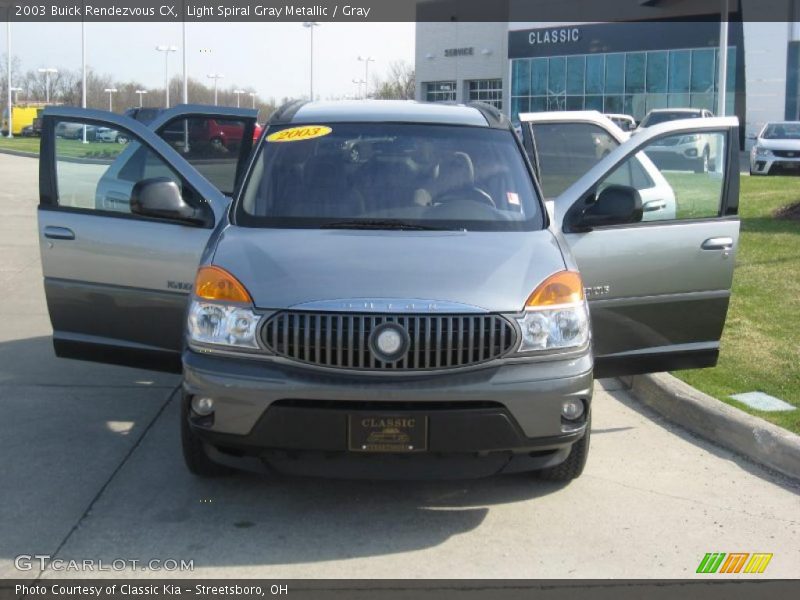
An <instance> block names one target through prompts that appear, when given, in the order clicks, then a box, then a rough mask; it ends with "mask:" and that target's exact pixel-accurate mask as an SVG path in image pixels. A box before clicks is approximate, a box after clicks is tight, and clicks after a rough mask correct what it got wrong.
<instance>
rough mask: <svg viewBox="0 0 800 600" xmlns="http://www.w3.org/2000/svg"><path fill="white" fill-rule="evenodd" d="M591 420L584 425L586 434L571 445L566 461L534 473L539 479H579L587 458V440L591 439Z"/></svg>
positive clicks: (566, 480) (563, 480)
mask: <svg viewBox="0 0 800 600" xmlns="http://www.w3.org/2000/svg"><path fill="white" fill-rule="evenodd" d="M591 428H592V418H591V416H590V417H589V420H588V422H587V423H586V433H585V434H584V436H583V437H582V438H581V439H580V440H578V441H577V442H575V443H574V444H573V445H572V448H571V449H570V451H569V456H567V460H565V461H564V462H562V463H561V464H559V465H556V466H554V467H547V468H545V469H541V470H539V471H537V472H536V476H537V477H538V478H539V479H544V480H546V481H561V482H568V481H572V480H573V479H576V478H577V477H580V475H581V473H583V468H584V467H585V466H586V459H587V458H588V457H589V438H590V437H591V435H590V434H591Z"/></svg>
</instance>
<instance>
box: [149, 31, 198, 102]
mask: <svg viewBox="0 0 800 600" xmlns="http://www.w3.org/2000/svg"><path fill="white" fill-rule="evenodd" d="M181 35H182V36H183V48H182V49H181V51H182V52H183V103H184V104H189V71H188V69H187V67H186V20H185V19H184V20H183V28H182V29H181ZM139 98H141V96H139Z"/></svg>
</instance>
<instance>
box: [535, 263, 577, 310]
mask: <svg viewBox="0 0 800 600" xmlns="http://www.w3.org/2000/svg"><path fill="white" fill-rule="evenodd" d="M581 301H583V282H582V281H581V276H580V275H578V274H577V273H576V272H575V271H559V272H558V273H554V274H553V275H551V276H550V277H548V278H547V279H545V280H544V281H543V282H542V283H541V284H540V285H539V287H537V288H536V289H535V290H534V291H533V293H532V294H531V295H530V296H529V297H528V301H527V302H526V303H525V308H540V307H543V306H555V305H558V304H575V303H577V302H581Z"/></svg>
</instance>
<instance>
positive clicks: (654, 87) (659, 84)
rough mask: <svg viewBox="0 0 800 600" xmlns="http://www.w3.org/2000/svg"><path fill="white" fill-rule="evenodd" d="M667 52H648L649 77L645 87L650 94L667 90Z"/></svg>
mask: <svg viewBox="0 0 800 600" xmlns="http://www.w3.org/2000/svg"><path fill="white" fill-rule="evenodd" d="M667 55H668V53H667V52H648V53H647V79H646V81H645V89H646V90H647V92H648V93H649V94H657V93H663V92H666V91H667V68H668V64H667Z"/></svg>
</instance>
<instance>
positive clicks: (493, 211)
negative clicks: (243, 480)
mask: <svg viewBox="0 0 800 600" xmlns="http://www.w3.org/2000/svg"><path fill="white" fill-rule="evenodd" d="M44 115H45V116H44V127H43V137H42V152H41V161H40V168H41V173H40V196H41V204H40V207H39V232H40V240H41V254H42V264H43V273H44V284H45V291H46V294H47V302H48V308H49V310H50V317H51V321H52V325H53V342H54V347H55V351H56V353H57V354H58V355H59V356H62V357H67V358H79V359H86V360H94V361H100V362H110V363H117V364H126V365H133V366H139V367H142V366H145V367H149V368H155V369H162V370H174V371H181V372H182V373H183V395H182V401H181V411H182V416H181V436H182V442H183V452H184V457H185V461H186V464H187V466H188V468H189V469H190V470H191V471H192V472H193V473H195V474H198V475H202V476H213V475H218V474H222V473H224V472H227V471H228V470H229V469H230V468H231V467H244V468H253V469H263V468H271V469H276V470H280V471H284V472H299V473H306V474H314V475H323V476H329V475H333V474H337V475H346V476H355V477H390V478H403V477H423V476H424V477H464V476H482V475H490V474H493V473H498V472H517V471H538V473H539V474H540V476H541V477H544V478H547V479H553V480H561V481H566V480H570V479H572V478H574V477H577V476H578V475H580V474H581V472H582V471H583V468H584V465H585V463H586V459H587V455H588V450H589V435H590V429H591V412H592V406H591V400H592V387H593V381H594V378H595V377H609V376H617V375H624V374H633V373H645V372H650V371H663V370H670V369H680V368H694V367H708V366H712V365H714V364H715V363H716V360H717V355H718V350H719V339H720V335H721V333H722V329H723V325H724V322H725V315H726V311H727V307H728V300H729V297H730V287H731V278H732V272H733V263H734V254H735V249H736V245H737V240H738V232H739V222H738V219H737V217H736V213H737V207H738V173H739V171H738V164H737V161H738V156H739V154H738V145H737V144H738V142H737V140H738V122H737V121H736V119H735V118H718V119H698V120H696V121H695V122H689V121H681V122H674V123H665V124H663V125H658V126H654V127H652V128H649V129H648V130H647V132H645V133H641V134H640V135H637V136H636V137H635V138H634V139H631V140H629V141H625V142H623V143H621V144H619V145H618V146H616V147H614V148H610V151H609V152H608V154H607V155H606V156H605V157H603V158H599V159H598V160H597V161H596V162H595V163H593V164H592V165H589V166H588V171H587V172H586V173H582V174H578V175H576V177H575V178H574V181H572V182H571V183H570V185H568V186H567V187H566V189H564V191H562V192H561V193H560V195H559V196H558V197H557V198H555V200H554V201H553V209H552V211H550V212H548V211H547V210H546V209H545V206H544V202H543V198H542V193H541V190H540V187H539V184H538V182H537V180H536V178H535V176H534V172H533V169H532V167H531V159H533V160H536V156H535V154H536V149H535V148H533V147H526V144H528V142H529V140H528V141H523V140H521V139H520V138H519V137H518V136H517V135H515V134H514V132H513V129H512V128H511V126H510V124H509V122H508V121H507V119H506V118H505V117H503V116H502V115H501V114H500V113H498V112H497V111H496V110H494V109H493V108H491V107H488V106H485V105H479V104H476V105H468V106H464V105H459V106H449V105H437V104H424V103H414V102H394V101H370V102H329V103H302V102H300V103H294V104H291V105H288V106H286V107H284V108H283V109H281V110H278V111H277V112H276V113H275V114H274V115H273V116H272V117H271V119H270V121H269V123H268V124H267V126H266V127H265V128H264V132H263V133H262V134H261V137H260V138H259V140H258V141H257V143H256V144H255V147H254V148H251V147H250V144H249V143H248V140H250V139H252V131H253V127H254V124H255V112H254V111H249V110H245V109H233V108H219V107H200V106H182V107H177V108H174V109H171V110H169V111H165V112H164V113H162V114H161V115H159V117H158V119H157V120H156V121H154V122H153V123H151V124H150V125H149V126H145V125H143V124H141V123H138V122H136V121H134V120H132V119H130V118H127V117H124V116H119V115H113V114H110V113H105V112H101V111H93V110H81V109H74V108H66V107H52V108H48V109H47V110H46V111H45V113H44ZM198 118H208V119H213V120H214V121H216V122H220V121H225V120H227V121H235V122H236V123H239V124H240V126H241V127H242V128H243V130H242V139H243V143H242V145H241V147H240V148H238V149H237V150H236V151H235V152H232V153H230V156H226V157H225V159H224V160H223V159H222V158H220V157H219V155H218V154H217V155H212V154H207V153H205V154H204V150H203V148H198V149H196V151H195V150H192V149H189V148H187V147H186V146H185V145H184V144H182V143H181V142H180V141H173V142H170V141H169V139H165V138H169V136H168V135H166V134H165V132H166V131H172V130H180V129H181V122H188V120H196V119H198ZM84 122H91V123H93V124H96V125H99V126H103V127H108V128H110V129H114V130H116V131H118V132H120V134H122V135H124V136H125V137H126V139H128V140H129V142H128V144H126V145H125V146H124V147H122V148H120V151H119V152H118V153H117V154H115V155H113V156H111V155H107V153H104V154H102V155H97V154H91V155H85V156H84V155H81V154H80V152H81V150H80V147H77V146H76V145H75V144H71V143H69V142H64V141H63V140H61V139H60V138H57V137H56V135H55V133H56V131H57V129H58V127H59V124H60V123H70V124H72V123H78V124H81V123H84ZM694 134H701V135H710V136H717V137H718V138H719V140H718V143H719V145H720V148H723V147H724V148H725V149H726V153H725V154H724V155H722V156H721V157H720V160H721V165H720V170H719V171H718V172H717V173H704V174H692V173H687V174H678V175H676V176H675V177H674V178H673V179H670V185H672V186H673V187H674V188H675V192H676V201H677V203H678V209H677V216H672V217H671V218H668V219H665V220H661V221H642V214H643V209H642V198H641V195H640V194H639V192H638V191H637V189H636V187H635V186H634V185H625V184H623V183H619V182H624V181H626V179H625V178H624V177H622V176H620V172H623V173H624V172H627V171H628V170H630V168H631V163H630V161H631V160H636V157H637V156H641V154H640V153H642V152H646V151H647V149H648V148H649V147H650V146H651V145H653V144H656V143H658V142H660V141H663V140H664V139H665V138H669V137H675V136H677V137H683V136H687V135H694ZM173 137H174V136H173ZM526 139H528V138H526ZM76 148H77V150H76ZM354 148H357V149H358V151H357V152H354V151H353V149H354ZM695 178H704V179H703V181H702V182H700V181H699V180H698V179H695ZM701 183H702V184H703V185H702V186H701V185H700V184H701ZM704 194H705V195H704ZM111 197H113V202H111V200H110V198H111ZM98 198H101V199H102V200H103V201H98ZM687 198H689V199H690V201H691V206H692V210H695V211H701V212H692V213H685V210H684V208H682V204H681V203H682V202H684V201H686V202H688V201H689V200H687ZM703 199H705V200H704V201H705V202H707V206H703V205H702V203H701V200H703ZM106 200H108V202H106ZM687 206H688V205H687ZM703 211H704V212H703ZM685 215H689V216H685Z"/></svg>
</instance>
